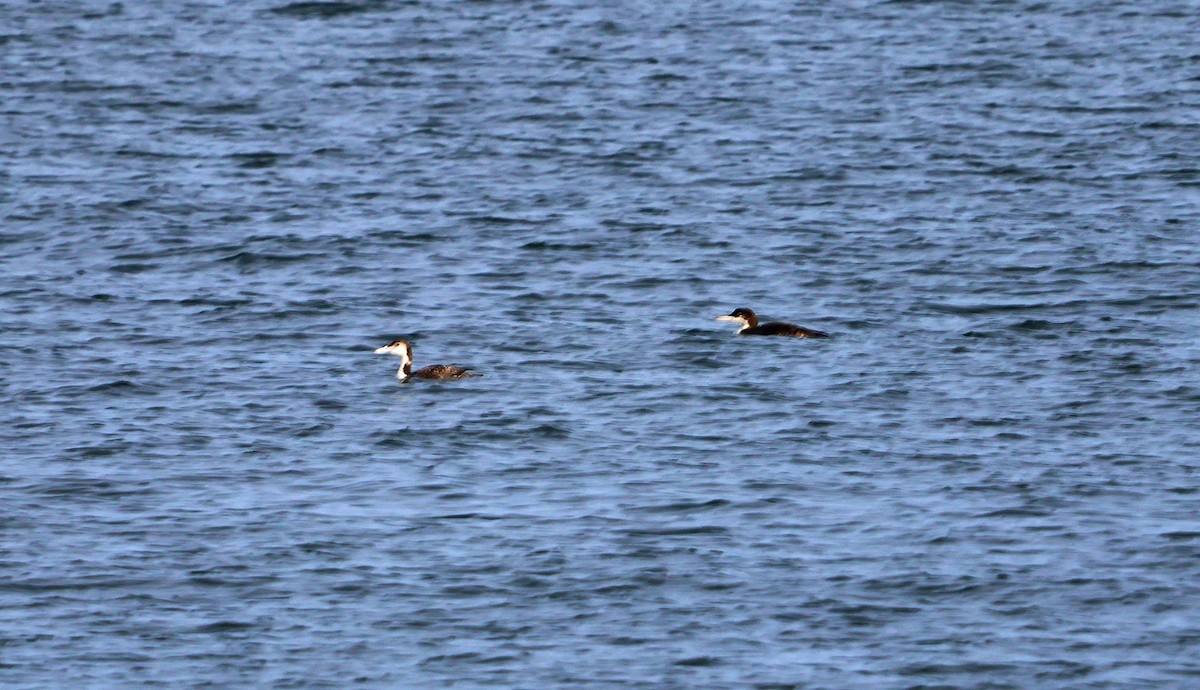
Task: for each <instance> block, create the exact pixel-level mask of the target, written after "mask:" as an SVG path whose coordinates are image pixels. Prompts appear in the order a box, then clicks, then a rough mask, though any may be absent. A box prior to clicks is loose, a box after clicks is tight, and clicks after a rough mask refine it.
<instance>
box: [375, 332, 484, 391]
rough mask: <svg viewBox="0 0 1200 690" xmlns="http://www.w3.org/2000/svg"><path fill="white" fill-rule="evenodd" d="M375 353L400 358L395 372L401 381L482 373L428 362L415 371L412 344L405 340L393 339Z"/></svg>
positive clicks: (443, 379)
mask: <svg viewBox="0 0 1200 690" xmlns="http://www.w3.org/2000/svg"><path fill="white" fill-rule="evenodd" d="M375 354H377V355H396V356H397V357H399V358H400V371H397V372H396V378H398V379H400V380H401V381H405V380H407V379H408V378H409V377H410V376H413V377H416V378H419V379H438V380H441V381H445V380H447V379H462V378H466V377H468V376H483V374H472V373H469V372H470V369H469V368H467V367H456V366H454V365H451V364H430V365H429V366H427V367H421V368H420V369H417V370H416V371H413V370H412V358H413V357H412V345H409V344H408V341H405V340H396V341H393V342H392V343H391V344H390V345H384V346H383V347H381V348H378V349H376V350H375Z"/></svg>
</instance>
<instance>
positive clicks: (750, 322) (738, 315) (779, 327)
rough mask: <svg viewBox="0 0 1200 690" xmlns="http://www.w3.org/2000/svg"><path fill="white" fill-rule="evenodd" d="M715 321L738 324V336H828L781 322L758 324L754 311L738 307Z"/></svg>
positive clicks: (827, 335) (821, 332)
mask: <svg viewBox="0 0 1200 690" xmlns="http://www.w3.org/2000/svg"><path fill="white" fill-rule="evenodd" d="M717 321H733V322H734V323H740V324H741V325H742V327H741V328H739V329H738V332H737V334H738V335H786V336H790V337H793V338H828V337H829V334H828V333H825V332H824V331H818V330H814V329H812V328H805V327H804V326H797V325H796V324H794V323H783V322H782V321H771V322H769V323H764V324H759V323H758V316H756V315H755V313H754V310H752V309H747V308H746V307H738V308H737V309H734V310H733V311H732V312H730V313H729V314H727V315H725V316H718V317H717Z"/></svg>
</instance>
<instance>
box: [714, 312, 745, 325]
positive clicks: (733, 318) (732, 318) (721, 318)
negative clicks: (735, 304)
mask: <svg viewBox="0 0 1200 690" xmlns="http://www.w3.org/2000/svg"><path fill="white" fill-rule="evenodd" d="M717 321H732V322H734V323H741V322H742V320H741V319H740V318H738V317H736V316H729V315H728V314H727V315H725V316H718V317H717Z"/></svg>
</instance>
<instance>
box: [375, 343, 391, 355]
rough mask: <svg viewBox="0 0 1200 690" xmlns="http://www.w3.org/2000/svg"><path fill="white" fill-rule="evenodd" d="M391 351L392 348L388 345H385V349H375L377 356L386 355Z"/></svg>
mask: <svg viewBox="0 0 1200 690" xmlns="http://www.w3.org/2000/svg"><path fill="white" fill-rule="evenodd" d="M391 351H392V348H390V347H388V346H387V345H384V346H383V347H379V348H375V354H377V355H386V354H388V353H389V352H391Z"/></svg>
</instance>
